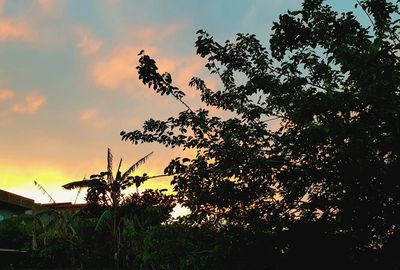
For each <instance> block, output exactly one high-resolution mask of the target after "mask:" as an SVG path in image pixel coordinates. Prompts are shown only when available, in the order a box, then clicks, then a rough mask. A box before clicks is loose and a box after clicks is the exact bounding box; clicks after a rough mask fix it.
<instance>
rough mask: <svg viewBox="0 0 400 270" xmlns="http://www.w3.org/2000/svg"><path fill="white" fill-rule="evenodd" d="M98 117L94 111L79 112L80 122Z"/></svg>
mask: <svg viewBox="0 0 400 270" xmlns="http://www.w3.org/2000/svg"><path fill="white" fill-rule="evenodd" d="M97 115H98V112H97V111H96V110H85V111H83V112H81V115H80V119H81V120H82V121H88V120H91V119H93V118H95V117H96V116H97Z"/></svg>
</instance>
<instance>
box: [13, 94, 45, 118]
mask: <svg viewBox="0 0 400 270" xmlns="http://www.w3.org/2000/svg"><path fill="white" fill-rule="evenodd" d="M46 100H47V99H46V98H45V97H43V96H41V95H40V94H39V93H36V92H33V93H30V94H28V95H26V96H25V100H24V102H22V103H18V104H15V105H14V106H13V107H12V108H11V110H12V111H13V112H16V113H34V112H36V111H37V110H39V108H40V107H42V106H43V105H44V103H45V102H46Z"/></svg>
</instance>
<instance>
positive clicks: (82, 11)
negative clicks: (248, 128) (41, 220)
mask: <svg viewBox="0 0 400 270" xmlns="http://www.w3.org/2000/svg"><path fill="white" fill-rule="evenodd" d="M328 3H331V4H333V5H335V8H337V9H339V10H340V9H343V10H346V9H350V10H354V3H353V1H347V0H346V1H344V0H336V1H334V0H331V1H328ZM300 5H301V0H268V1H267V0H264V1H262V0H246V1H232V0H202V1H200V0H193V1H187V0H170V1H166V0H148V1H133V0H85V1H82V0H0V134H1V135H0V189H3V190H7V191H10V192H14V193H17V194H19V195H23V196H27V197H30V198H33V199H35V200H36V202H48V198H47V197H46V196H44V195H43V194H42V193H41V191H40V190H39V189H37V188H36V187H35V186H34V181H37V182H38V183H40V184H41V185H42V186H43V187H44V188H45V189H46V190H47V191H48V192H49V193H50V194H51V196H52V197H53V198H54V199H55V200H56V201H57V202H65V201H75V199H76V198H77V197H76V195H77V192H76V191H72V192H71V191H65V190H63V189H62V188H61V185H63V184H65V183H68V182H71V181H75V180H80V179H82V178H84V177H89V176H90V175H92V174H95V173H98V172H100V171H104V170H106V166H107V164H106V161H107V159H106V154H107V148H111V150H112V152H113V155H114V163H115V165H116V164H117V163H118V161H119V158H123V164H124V168H127V167H129V165H131V164H132V163H134V162H136V161H137V160H139V159H140V158H141V157H143V156H144V155H146V154H147V153H149V152H152V151H153V152H154V154H153V155H152V157H151V158H150V159H149V160H148V161H147V162H146V163H145V164H144V165H143V166H141V167H140V169H139V170H138V171H137V173H138V174H142V173H143V172H146V173H148V174H149V175H157V174H161V173H162V172H163V170H164V168H165V167H166V165H167V164H168V162H169V161H170V160H171V159H173V158H175V157H177V156H181V157H182V156H189V157H190V156H192V155H193V151H189V152H187V151H185V152H182V150H180V149H172V150H171V149H166V148H164V147H162V146H160V145H157V144H142V145H132V144H131V143H129V142H126V141H124V142H122V141H121V137H120V135H119V134H120V131H122V130H124V131H130V130H135V129H140V128H141V125H142V123H143V122H144V121H145V120H146V119H149V118H155V119H166V118H168V117H169V116H172V115H176V114H177V113H178V112H180V111H182V110H184V109H185V108H184V107H182V104H180V103H179V102H177V101H176V100H174V99H173V98H170V97H160V96H158V95H157V94H156V93H155V92H153V91H151V90H149V89H148V88H146V87H145V86H143V85H142V84H141V83H140V82H139V80H138V75H137V72H136V69H135V67H136V66H137V63H138V56H137V54H138V52H139V51H141V50H142V49H143V50H145V52H146V53H148V54H150V55H151V56H152V57H154V58H155V59H156V60H157V63H158V65H159V67H160V70H161V71H168V72H170V73H171V74H172V78H173V80H174V81H175V82H176V84H177V85H178V86H179V87H181V89H182V90H183V91H184V92H185V93H186V95H187V96H186V102H187V103H188V104H190V105H191V106H192V107H193V108H199V107H200V106H201V104H200V103H199V101H198V95H197V93H196V92H195V90H194V89H190V88H189V87H188V86H187V84H188V82H189V80H190V78H191V77H193V76H198V77H202V78H203V79H205V81H206V83H207V84H208V85H209V86H210V87H211V88H216V87H219V84H218V79H217V78H215V77H212V76H211V75H209V74H208V73H207V70H206V69H205V68H204V61H203V60H202V59H201V58H200V57H199V56H197V55H196V54H195V51H196V49H195V47H194V42H195V40H196V31H197V30H199V29H204V30H206V31H208V32H209V33H210V34H211V35H212V36H214V37H215V39H216V40H218V41H220V42H224V41H225V40H227V39H229V40H232V39H233V38H234V36H235V34H236V33H253V34H256V35H257V37H258V38H259V39H260V40H261V41H262V43H263V44H264V45H265V46H267V45H268V37H269V34H270V33H271V31H270V28H271V26H272V22H273V21H276V20H277V18H278V16H279V14H282V13H284V12H286V11H287V10H288V9H291V10H295V9H298V8H299V7H300ZM219 113H220V112H218V111H215V114H217V115H218V114H219ZM170 180H171V179H170V178H164V179H161V178H159V179H154V180H151V181H148V182H147V183H146V185H145V187H148V188H165V187H166V188H169V190H171V188H170V186H169V181H170ZM83 197H84V196H83V195H80V196H79V197H78V198H77V200H78V201H83Z"/></svg>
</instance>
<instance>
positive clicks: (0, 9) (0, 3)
mask: <svg viewBox="0 0 400 270" xmlns="http://www.w3.org/2000/svg"><path fill="white" fill-rule="evenodd" d="M3 9H4V0H0V15H1V14H3Z"/></svg>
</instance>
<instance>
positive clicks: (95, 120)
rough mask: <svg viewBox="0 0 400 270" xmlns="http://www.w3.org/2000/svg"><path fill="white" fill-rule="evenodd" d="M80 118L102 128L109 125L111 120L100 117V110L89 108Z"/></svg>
mask: <svg viewBox="0 0 400 270" xmlns="http://www.w3.org/2000/svg"><path fill="white" fill-rule="evenodd" d="M79 118H80V120H81V121H82V122H85V123H88V124H90V126H92V127H94V128H98V129H102V128H105V127H107V126H108V124H109V122H110V121H109V120H108V119H103V118H100V116H99V112H98V111H97V110H94V109H87V110H84V111H82V112H81V113H80V115H79Z"/></svg>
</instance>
